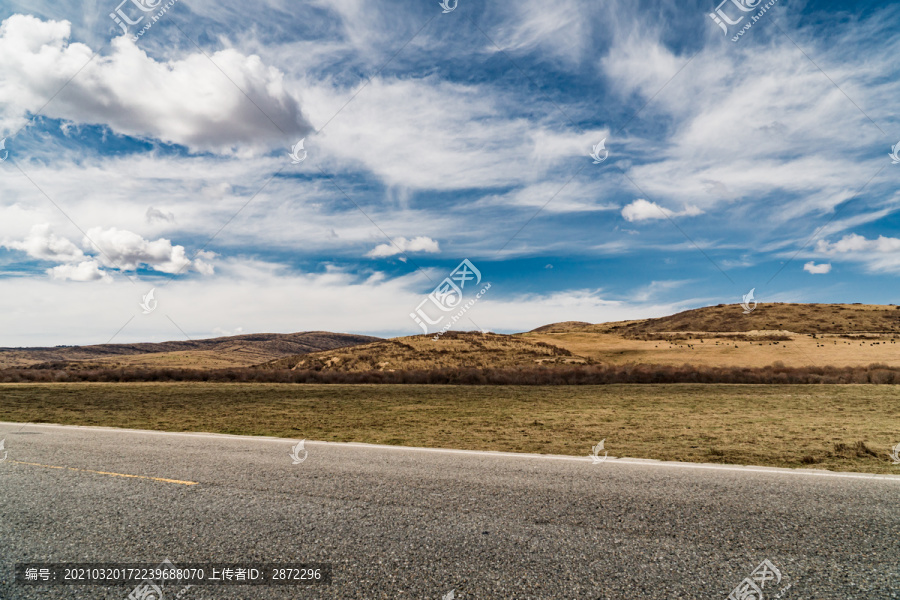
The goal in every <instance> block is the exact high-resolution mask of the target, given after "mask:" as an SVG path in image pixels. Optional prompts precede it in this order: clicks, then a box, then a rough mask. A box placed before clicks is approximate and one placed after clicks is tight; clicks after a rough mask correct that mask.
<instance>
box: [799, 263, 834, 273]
mask: <svg viewBox="0 0 900 600" xmlns="http://www.w3.org/2000/svg"><path fill="white" fill-rule="evenodd" d="M803 270H804V271H808V272H809V273H812V274H813V275H819V274H823V273H829V272H831V263H822V264H821V265H817V264H816V263H815V262H814V261H809V262H808V263H806V264H805V265H803Z"/></svg>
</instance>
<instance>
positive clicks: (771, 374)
mask: <svg viewBox="0 0 900 600" xmlns="http://www.w3.org/2000/svg"><path fill="white" fill-rule="evenodd" d="M60 381H68V382H80V381H96V382H126V381H132V382H140V381H145V382H155V381H209V382H238V383H401V384H459V385H596V384H611V383H760V384H762V383H805V384H811V383H874V384H900V368H897V367H889V366H886V365H881V364H872V365H869V366H867V367H785V366H783V365H781V364H780V363H775V364H773V365H770V366H767V367H754V368H739V367H706V366H694V365H687V364H686V365H682V366H669V365H646V364H627V365H573V366H556V367H523V368H497V369H474V368H447V369H433V370H429V371H365V372H357V373H346V372H339V371H326V370H303V371H301V370H297V371H291V370H287V369H278V370H264V369H255V368H252V367H249V368H229V369H211V370H200V369H174V368H156V369H148V368H116V369H108V368H103V369H100V368H97V369H85V370H78V371H66V370H57V369H4V370H0V382H2V383H28V382H60Z"/></svg>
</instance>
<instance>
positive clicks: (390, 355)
mask: <svg viewBox="0 0 900 600" xmlns="http://www.w3.org/2000/svg"><path fill="white" fill-rule="evenodd" d="M898 338H900V307H896V306H893V305H889V306H881V305H864V304H760V305H757V307H756V308H755V309H754V310H753V311H752V312H750V313H749V314H744V312H743V309H742V308H741V306H740V305H738V304H720V305H718V306H708V307H704V308H699V309H694V310H687V311H684V312H680V313H677V314H674V315H670V316H667V317H660V318H656V319H642V320H635V321H620V322H612V323H600V324H592V323H587V322H584V321H566V322H562V323H553V324H549V325H545V326H543V327H538V328H537V329H534V330H532V331H529V332H526V333H519V334H514V335H498V334H482V333H479V332H448V333H447V334H445V335H444V336H443V337H441V338H440V339H439V340H433V339H432V336H430V335H417V336H410V337H403V338H394V339H390V340H379V341H376V342H372V343H368V344H364V345H360V346H354V347H349V348H340V349H337V350H326V351H323V352H315V353H311V354H306V355H303V356H287V357H283V358H280V359H278V360H276V361H271V362H269V363H267V364H264V365H260V367H261V368H267V369H273V368H275V369H277V368H282V369H285V368H287V369H294V370H303V369H312V370H327V371H341V372H360V371H368V370H384V371H395V370H413V371H419V370H422V371H424V370H431V369H442V368H486V367H491V368H508V367H534V366H539V365H545V366H555V365H572V364H598V363H599V364H614V365H621V364H626V363H643V364H659V365H677V366H680V365H684V364H690V365H696V366H710V367H764V366H768V365H771V364H773V363H776V362H780V363H783V364H784V365H785V366H792V367H806V366H825V365H828V366H867V365H870V364H872V363H883V364H887V365H891V366H900V346H898V345H897V339H898Z"/></svg>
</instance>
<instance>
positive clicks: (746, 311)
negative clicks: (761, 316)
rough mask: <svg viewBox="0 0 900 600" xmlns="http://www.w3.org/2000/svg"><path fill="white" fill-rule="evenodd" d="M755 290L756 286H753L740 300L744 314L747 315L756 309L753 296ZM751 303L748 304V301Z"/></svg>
mask: <svg viewBox="0 0 900 600" xmlns="http://www.w3.org/2000/svg"><path fill="white" fill-rule="evenodd" d="M755 291H756V288H753V289H752V290H750V291H749V292H747V293H746V294H744V295H743V296H742V298H743V300H741V308H743V309H744V314H745V315H749V314H750V313H752V312H753V311H754V309H756V299H755V298H754V297H753V292H755ZM751 302H752V303H753V306H750V303H751Z"/></svg>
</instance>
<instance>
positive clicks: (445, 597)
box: [441, 589, 456, 600]
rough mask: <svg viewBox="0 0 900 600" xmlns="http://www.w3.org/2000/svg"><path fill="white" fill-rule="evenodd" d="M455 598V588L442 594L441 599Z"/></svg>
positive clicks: (449, 599) (450, 599)
mask: <svg viewBox="0 0 900 600" xmlns="http://www.w3.org/2000/svg"><path fill="white" fill-rule="evenodd" d="M454 598H456V590H455V589H453V590H450V591H449V592H447V593H446V594H444V595H443V596H441V600H454Z"/></svg>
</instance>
